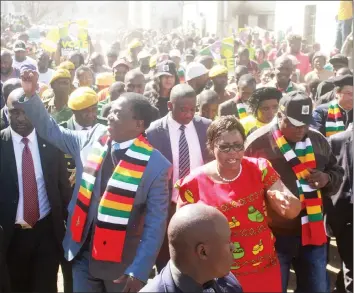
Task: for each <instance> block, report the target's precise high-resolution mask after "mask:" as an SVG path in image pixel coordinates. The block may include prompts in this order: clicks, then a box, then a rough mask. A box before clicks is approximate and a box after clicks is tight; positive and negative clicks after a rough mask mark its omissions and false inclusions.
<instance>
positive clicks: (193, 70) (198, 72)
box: [186, 62, 209, 81]
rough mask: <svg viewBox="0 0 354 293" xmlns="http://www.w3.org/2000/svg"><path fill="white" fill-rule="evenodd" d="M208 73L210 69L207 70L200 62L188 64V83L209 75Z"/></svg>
mask: <svg viewBox="0 0 354 293" xmlns="http://www.w3.org/2000/svg"><path fill="white" fill-rule="evenodd" d="M208 72H209V71H208V69H206V67H205V66H204V65H203V64H201V63H198V62H191V63H189V64H188V66H187V69H186V81H189V80H191V79H193V78H197V77H199V76H202V75H204V74H207V73H208Z"/></svg>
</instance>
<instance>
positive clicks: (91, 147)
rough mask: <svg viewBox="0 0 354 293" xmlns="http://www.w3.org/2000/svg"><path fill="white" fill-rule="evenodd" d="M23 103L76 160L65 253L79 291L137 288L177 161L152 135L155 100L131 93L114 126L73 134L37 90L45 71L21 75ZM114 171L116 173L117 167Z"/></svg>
mask: <svg viewBox="0 0 354 293" xmlns="http://www.w3.org/2000/svg"><path fill="white" fill-rule="evenodd" d="M21 79H22V86H23V88H24V91H25V97H23V99H21V102H19V103H17V104H16V107H17V108H20V109H23V110H24V111H25V112H26V115H27V116H28V118H29V119H30V120H31V122H32V123H33V125H34V126H35V128H36V130H37V131H38V133H39V134H40V135H41V137H43V138H44V139H46V140H47V141H49V142H51V143H52V144H53V145H55V146H57V147H58V148H59V149H61V150H62V151H63V152H65V153H69V154H71V155H72V157H73V158H74V159H75V164H76V184H75V189H74V193H73V197H72V200H71V202H70V204H69V207H68V211H69V217H68V221H67V232H66V235H65V238H64V241H63V246H64V250H65V257H66V258H67V259H68V260H69V261H73V279H74V292H121V291H123V292H129V291H130V292H137V291H139V290H140V289H141V288H142V287H143V285H144V283H146V282H147V279H148V277H149V274H150V272H151V268H152V266H153V265H154V263H155V260H156V257H157V254H158V251H159V249H160V247H161V244H162V242H163V238H164V234H165V229H166V221H167V216H168V207H169V203H170V195H169V190H168V182H169V179H170V174H171V164H170V163H169V162H168V161H167V160H166V158H164V157H163V156H162V155H161V153H160V152H159V151H157V150H156V149H154V148H153V147H151V145H150V143H149V142H148V141H147V139H146V137H145V135H144V134H145V130H146V128H147V127H148V126H149V125H150V122H151V119H152V118H151V117H152V113H153V112H152V110H151V105H150V104H149V102H148V101H147V99H146V98H144V97H143V96H142V95H139V94H136V93H125V94H123V95H122V96H121V97H120V99H119V100H117V101H114V102H113V103H112V108H111V111H110V114H109V116H108V128H107V127H106V126H104V125H101V124H96V125H95V126H94V127H93V128H92V129H91V130H89V131H85V132H81V131H71V130H68V129H64V128H63V127H60V126H58V125H57V124H56V122H55V121H54V120H53V119H52V118H51V117H50V115H49V114H48V113H47V111H46V110H45V108H44V106H43V104H42V102H41V100H40V98H39V97H38V95H37V94H36V93H35V91H36V85H37V80H38V74H37V73H36V72H33V71H31V70H28V71H25V72H24V73H23V75H22V76H21ZM112 170H113V172H112Z"/></svg>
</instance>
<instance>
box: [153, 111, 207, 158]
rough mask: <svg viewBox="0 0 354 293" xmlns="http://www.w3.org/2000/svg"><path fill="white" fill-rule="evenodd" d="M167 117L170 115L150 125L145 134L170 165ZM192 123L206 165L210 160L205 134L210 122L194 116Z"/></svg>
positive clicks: (170, 154) (170, 151)
mask: <svg viewBox="0 0 354 293" xmlns="http://www.w3.org/2000/svg"><path fill="white" fill-rule="evenodd" d="M168 115H170V114H167V115H166V116H165V117H162V118H160V119H158V120H156V121H154V122H153V123H151V125H150V127H149V128H148V129H147V130H146V134H147V137H148V140H149V142H150V143H151V144H152V145H153V147H154V148H156V149H158V150H159V151H160V152H161V153H162V154H163V155H164V156H165V157H166V158H167V160H169V161H170V162H171V163H172V150H171V142H170V134H169V131H168V124H167V118H168ZM193 123H194V127H195V129H196V131H197V134H198V139H199V144H200V150H201V151H202V157H203V161H204V163H207V162H208V161H209V160H210V159H211V156H210V155H209V153H208V151H207V149H206V142H207V137H206V132H207V129H208V127H209V125H210V124H211V120H209V119H206V118H203V117H200V116H194V118H193Z"/></svg>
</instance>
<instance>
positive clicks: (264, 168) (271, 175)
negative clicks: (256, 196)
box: [257, 158, 280, 189]
mask: <svg viewBox="0 0 354 293" xmlns="http://www.w3.org/2000/svg"><path fill="white" fill-rule="evenodd" d="M257 163H258V167H259V170H261V172H262V182H263V184H264V187H265V188H266V189H269V188H270V187H271V186H272V185H273V184H274V183H275V182H276V181H277V180H278V179H280V176H279V174H278V173H277V172H276V171H275V170H274V168H273V167H272V164H271V163H270V162H269V161H268V160H266V159H263V158H258V159H257Z"/></svg>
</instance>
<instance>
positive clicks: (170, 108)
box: [167, 101, 173, 111]
mask: <svg viewBox="0 0 354 293" xmlns="http://www.w3.org/2000/svg"><path fill="white" fill-rule="evenodd" d="M172 108H173V105H172V102H171V101H168V102H167V109H168V110H169V111H172Z"/></svg>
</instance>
